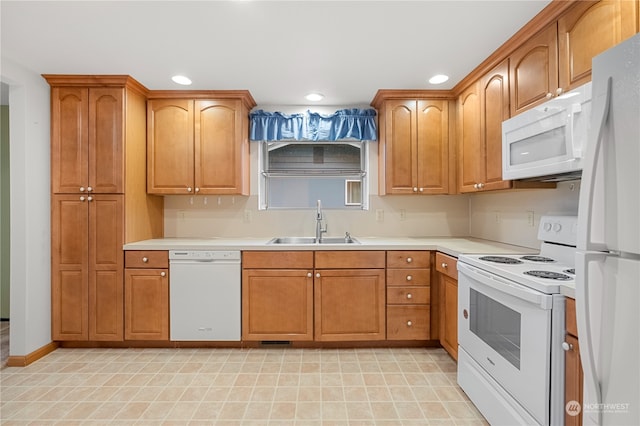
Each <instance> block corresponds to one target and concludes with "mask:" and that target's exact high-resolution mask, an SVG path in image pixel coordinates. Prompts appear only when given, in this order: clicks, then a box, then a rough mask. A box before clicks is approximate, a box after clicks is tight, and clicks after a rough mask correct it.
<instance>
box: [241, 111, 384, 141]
mask: <svg viewBox="0 0 640 426" xmlns="http://www.w3.org/2000/svg"><path fill="white" fill-rule="evenodd" d="M249 117H250V119H251V129H250V136H249V137H250V139H251V140H252V141H281V140H298V141H302V140H308V141H337V140H342V139H351V140H354V139H355V140H360V141H375V140H377V138H378V137H377V133H378V129H377V126H376V119H375V117H376V111H375V110H374V109H357V108H353V109H341V110H338V111H336V112H335V113H333V114H330V115H323V114H319V113H317V112H311V111H307V112H306V113H304V114H283V113H281V112H267V111H263V110H256V111H252V112H251V113H250V114H249Z"/></svg>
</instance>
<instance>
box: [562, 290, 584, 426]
mask: <svg viewBox="0 0 640 426" xmlns="http://www.w3.org/2000/svg"><path fill="white" fill-rule="evenodd" d="M565 324H566V335H565V338H564V341H565V344H564V345H563V346H564V349H565V353H564V403H565V407H566V410H565V415H564V424H565V425H567V426H573V425H575V426H579V425H581V424H582V410H581V409H580V411H579V412H578V414H577V415H576V414H575V413H576V411H574V409H576V410H577V409H578V408H581V407H577V406H576V404H575V402H577V403H578V404H580V405H582V397H583V388H582V387H583V379H584V375H583V372H582V364H581V361H580V345H579V342H578V330H577V326H576V302H575V300H574V299H567V302H566V310H565ZM574 401H575V402H574Z"/></svg>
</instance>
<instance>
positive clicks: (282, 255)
mask: <svg viewBox="0 0 640 426" xmlns="http://www.w3.org/2000/svg"><path fill="white" fill-rule="evenodd" d="M242 267H243V268H245V269H249V268H251V269H310V268H313V252H312V251H244V252H242Z"/></svg>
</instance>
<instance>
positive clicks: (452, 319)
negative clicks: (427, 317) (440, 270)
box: [440, 274, 458, 360]
mask: <svg viewBox="0 0 640 426" xmlns="http://www.w3.org/2000/svg"><path fill="white" fill-rule="evenodd" d="M440 284H441V285H440V298H441V302H440V310H441V316H440V318H441V320H440V344H441V345H442V346H443V347H444V348H445V349H446V351H447V352H449V354H450V355H451V356H452V357H453V358H454V359H456V360H457V359H458V281H457V280H455V279H453V278H451V277H449V276H448V275H445V274H440Z"/></svg>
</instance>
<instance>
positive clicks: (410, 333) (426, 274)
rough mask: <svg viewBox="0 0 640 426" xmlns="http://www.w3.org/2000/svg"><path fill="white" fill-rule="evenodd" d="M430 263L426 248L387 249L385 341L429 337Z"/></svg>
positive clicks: (424, 338)
mask: <svg viewBox="0 0 640 426" xmlns="http://www.w3.org/2000/svg"><path fill="white" fill-rule="evenodd" d="M430 264H431V259H430V253H429V252H428V251H388V252H387V270H386V275H387V340H429V339H430V337H431V282H430V281H431V273H430V271H431V269H430Z"/></svg>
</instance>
